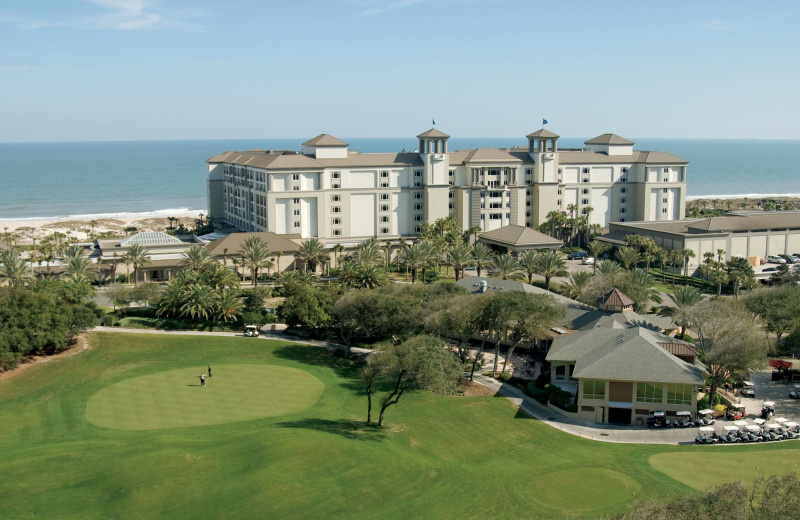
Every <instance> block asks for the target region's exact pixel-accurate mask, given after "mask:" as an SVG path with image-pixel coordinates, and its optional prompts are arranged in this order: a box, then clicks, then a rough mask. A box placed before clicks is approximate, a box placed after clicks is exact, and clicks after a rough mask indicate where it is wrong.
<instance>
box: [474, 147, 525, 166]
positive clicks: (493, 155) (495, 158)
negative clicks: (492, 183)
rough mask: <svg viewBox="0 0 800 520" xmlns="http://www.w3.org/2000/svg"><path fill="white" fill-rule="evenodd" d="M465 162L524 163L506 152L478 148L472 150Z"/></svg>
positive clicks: (496, 149)
mask: <svg viewBox="0 0 800 520" xmlns="http://www.w3.org/2000/svg"><path fill="white" fill-rule="evenodd" d="M464 162H466V163H470V162H508V163H519V162H522V161H521V160H520V159H519V158H517V157H514V156H513V155H511V154H510V153H508V152H507V151H505V150H500V149H498V148H478V149H476V150H472V151H471V152H469V153H468V154H467V156H466V157H465V158H464Z"/></svg>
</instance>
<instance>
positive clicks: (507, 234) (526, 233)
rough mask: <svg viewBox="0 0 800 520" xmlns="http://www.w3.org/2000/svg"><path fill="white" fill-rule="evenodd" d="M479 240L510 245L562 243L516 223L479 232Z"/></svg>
mask: <svg viewBox="0 0 800 520" xmlns="http://www.w3.org/2000/svg"><path fill="white" fill-rule="evenodd" d="M478 240H487V241H491V242H494V243H498V244H503V245H508V246H510V247H525V246H533V247H536V246H554V247H560V246H561V245H562V242H561V240H558V239H555V238H553V237H551V236H550V235H545V234H544V233H541V232H539V231H534V230H533V229H531V228H529V227H525V226H516V225H508V226H503V227H501V228H498V229H495V230H492V231H484V232H483V233H479V234H478Z"/></svg>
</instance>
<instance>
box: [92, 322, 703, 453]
mask: <svg viewBox="0 0 800 520" xmlns="http://www.w3.org/2000/svg"><path fill="white" fill-rule="evenodd" d="M93 330H95V331H97V332H117V333H119V332H123V333H132V334H172V335H188V336H228V337H235V336H239V337H242V334H241V333H237V332H207V331H186V330H182V331H162V330H155V329H124V328H119V327H95V328H94V329H93ZM259 337H260V338H264V339H274V340H279V341H288V342H291V343H300V344H303V345H311V346H315V347H323V348H327V349H339V348H344V346H343V345H340V344H337V343H331V342H327V341H317V340H310V339H301V338H294V337H291V336H286V335H285V334H282V333H281V331H265V332H262V333H261V336H259ZM351 351H352V352H354V353H356V354H368V353H370V352H372V350H370V349H365V348H355V347H354V348H352V349H351ZM474 381H475V382H476V383H479V384H481V385H483V386H486V387H488V388H491V389H492V390H494V391H495V392H496V394H497V395H500V396H503V397H505V398H507V399H508V400H509V401H511V402H512V403H513V404H514V405H515V406H517V407H518V408H519V409H521V410H522V411H523V412H525V413H527V414H528V415H530V416H531V417H534V418H536V419H538V420H540V421H542V422H544V423H545V424H547V425H548V426H551V427H553V428H556V429H558V430H561V431H563V432H566V433H569V434H572V435H577V436H579V437H583V438H585V439H591V440H595V441H601V442H615V443H628V444H694V436H695V435H696V429H695V428H665V429H650V428H643V427H641V426H622V425H621V426H615V425H610V424H586V423H581V422H578V421H575V420H573V419H570V418H568V417H564V416H562V415H559V414H558V413H557V412H556V411H554V410H552V409H550V408H548V407H546V406H544V405H542V404H541V403H539V402H538V401H536V400H535V399H533V398H532V397H530V396H527V395H525V394H524V393H523V392H522V391H521V390H520V389H518V388H516V387H513V386H511V385H508V384H505V383H503V382H501V381H498V380H496V379H493V378H491V377H487V376H484V375H479V374H475V376H474Z"/></svg>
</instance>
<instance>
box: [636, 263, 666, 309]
mask: <svg viewBox="0 0 800 520" xmlns="http://www.w3.org/2000/svg"><path fill="white" fill-rule="evenodd" d="M633 281H634V282H635V283H636V285H638V286H639V287H640V288H642V289H643V290H644V293H645V295H646V296H647V300H649V301H652V302H655V303H661V293H660V292H658V289H656V288H655V285H656V281H655V279H654V278H653V277H652V276H651V275H650V273H648V272H647V271H646V270H645V269H639V268H637V269H634V270H633ZM646 304H647V302H646V301H645V302H643V303H642V307H643V308H646ZM637 312H641V310H637Z"/></svg>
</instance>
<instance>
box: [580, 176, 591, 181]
mask: <svg viewBox="0 0 800 520" xmlns="http://www.w3.org/2000/svg"><path fill="white" fill-rule="evenodd" d="M581 182H589V178H588V177H584V178H583V179H581Z"/></svg>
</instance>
